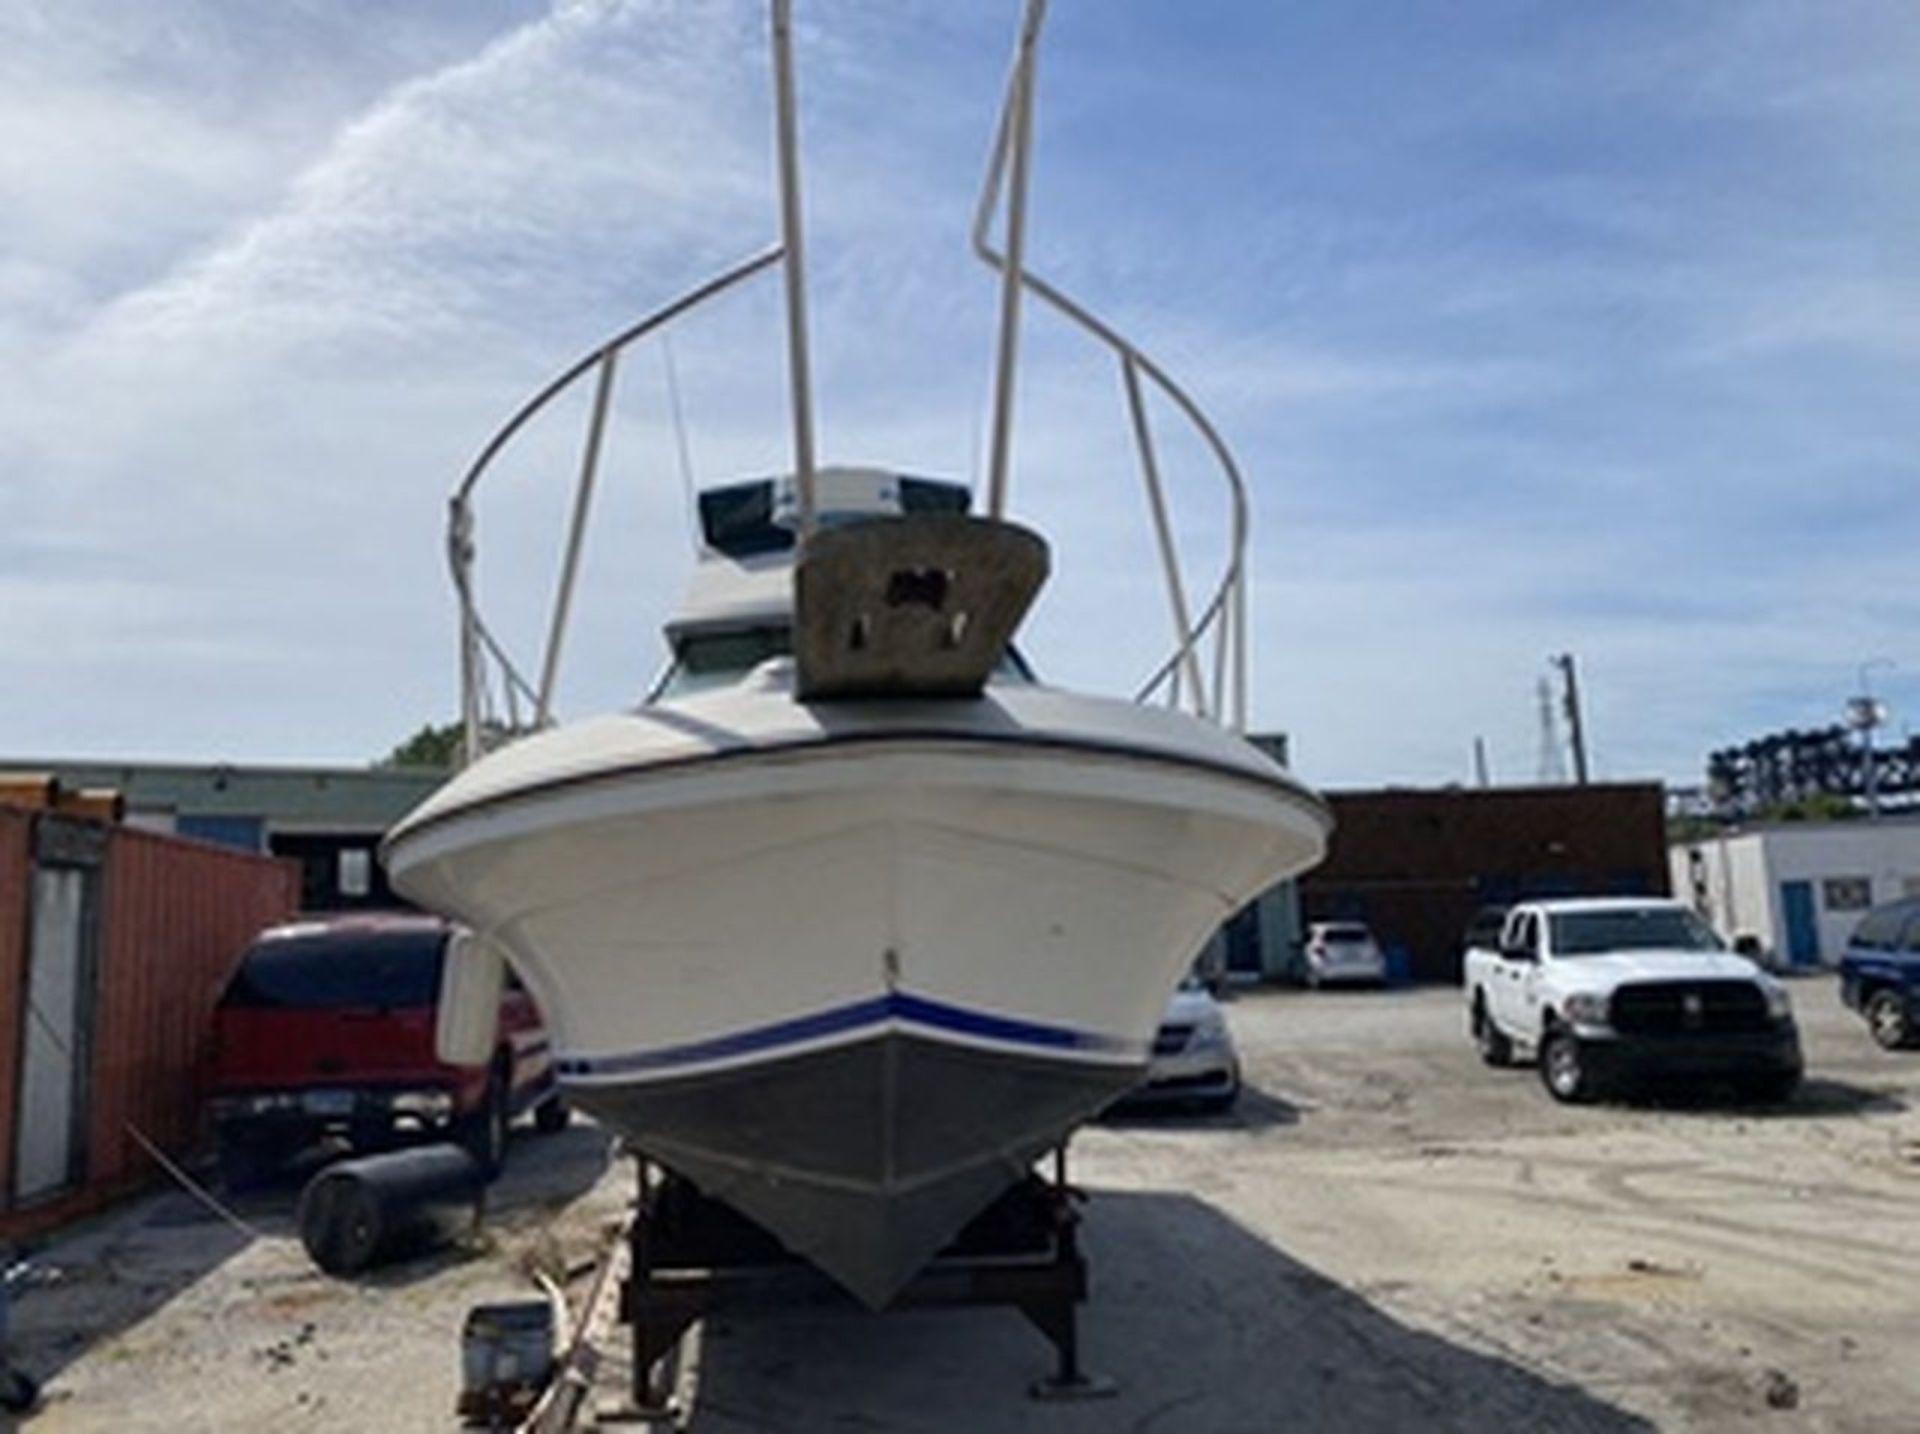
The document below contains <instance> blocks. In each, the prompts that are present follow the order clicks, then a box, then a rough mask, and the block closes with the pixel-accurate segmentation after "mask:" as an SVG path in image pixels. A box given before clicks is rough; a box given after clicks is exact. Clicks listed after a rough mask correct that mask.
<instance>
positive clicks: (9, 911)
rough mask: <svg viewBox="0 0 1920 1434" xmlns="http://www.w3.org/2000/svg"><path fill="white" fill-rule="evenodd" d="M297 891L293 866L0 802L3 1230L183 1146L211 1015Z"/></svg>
mask: <svg viewBox="0 0 1920 1434" xmlns="http://www.w3.org/2000/svg"><path fill="white" fill-rule="evenodd" d="M298 894H299V877H298V872H297V871H296V869H295V868H294V867H293V866H292V865H291V864H290V863H286V862H281V861H276V860H273V859H271V858H267V857H260V856H254V855H250V854H247V853H244V852H240V851H236V850H228V849H223V848H220V847H215V846H209V845H207V844H205V843H202V842H194V841H184V840H179V839H176V838H173V837H167V836H161V835H156V834H154V833H150V832H142V831H135V830H131V829H128V828H124V827H113V826H109V825H107V824H105V823H102V822H97V821H90V820H84V819H80V818H76V817H73V816H70V815H63V814H59V813H52V812H42V813H28V812H24V811H19V810H15V809H10V808H0V997H3V999H0V1237H7V1236H17V1235H20V1234H23V1233H26V1232H28V1231H31V1230H33V1229H39V1228H45V1227H47V1226H49V1225H52V1224H55V1223H58V1222H59V1221H61V1220H64V1219H67V1218H70V1217H71V1216H73V1215H75V1214H77V1213H80V1212H81V1211H83V1210H87V1209H91V1208H94V1207H96V1206H98V1205H100V1204H102V1203H104V1202H105V1201H107V1200H110V1199H112V1198H114V1197H115V1196H117V1195H119V1194H122V1193H124V1192H126V1191H129V1190H132V1189H134V1188H137V1187H138V1186H140V1185H141V1184H144V1183H146V1182H148V1181H150V1180H151V1179H152V1178H154V1176H155V1175H156V1174H157V1173H158V1167H157V1165H156V1162H155V1161H154V1159H153V1157H152V1156H151V1155H150V1154H149V1153H148V1151H147V1148H146V1147H147V1146H148V1145H149V1144H150V1145H152V1146H153V1147H156V1148H158V1149H160V1150H162V1151H165V1152H167V1153H168V1154H169V1156H170V1157H172V1158H175V1159H182V1158H187V1157H190V1156H191V1154H192V1153H193V1151H194V1148H195V1146H196V1144H197V1141H198V1138H199V1134H200V1106H201V1101H202V1098H203V1095H204V1082H205V1079H206V1074H207V1070H208V1065H209V1057H210V1046H209V1043H210V1041H211V1039H212V1029H213V1023H212V1013H213V1007H214V1003H215V1001H216V1000H217V999H218V997H219V993H220V989H221V987H222V985H223V984H224V982H225V980H226V978H227V975H228V973H229V972H230V971H231V969H232V967H233V963H234V962H235V960H236V959H237V958H238V956H239V954H240V952H241V950H242V949H243V948H244V947H245V946H246V944H247V942H248V940H249V939H250V938H251V937H252V936H253V935H254V934H255V933H256V932H258V931H259V930H261V929H262V928H263V927H266V926H270V925H272V924H273V923H274V922H276V921H280V920H283V919H285V918H286V917H287V916H288V915H290V914H291V913H292V912H293V910H294V909H295V905H296V902H297V899H298Z"/></svg>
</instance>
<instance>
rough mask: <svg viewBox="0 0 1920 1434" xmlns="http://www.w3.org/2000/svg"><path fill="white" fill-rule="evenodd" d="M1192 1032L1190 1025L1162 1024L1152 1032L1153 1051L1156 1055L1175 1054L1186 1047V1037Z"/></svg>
mask: <svg viewBox="0 0 1920 1434" xmlns="http://www.w3.org/2000/svg"><path fill="white" fill-rule="evenodd" d="M1192 1034H1193V1027H1192V1026H1187V1025H1172V1024H1169V1025H1165V1026H1162V1027H1161V1028H1160V1029H1159V1030H1157V1031H1155V1032H1154V1033H1153V1053H1154V1054H1155V1055H1156V1056H1177V1055H1179V1054H1180V1052H1182V1051H1184V1050H1185V1049H1186V1048H1187V1037H1188V1036H1190V1035H1192Z"/></svg>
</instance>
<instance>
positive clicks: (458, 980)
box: [433, 931, 507, 1066]
mask: <svg viewBox="0 0 1920 1434" xmlns="http://www.w3.org/2000/svg"><path fill="white" fill-rule="evenodd" d="M506 975H507V965H506V961H505V960H504V959H503V958H502V957H501V955H500V948H499V947H498V946H496V945H494V944H493V943H492V942H491V941H484V940H482V939H481V938H480V937H478V936H475V935H474V934H473V933H472V932H471V931H456V932H455V933H454V934H453V936H452V937H451V938H450V939H449V940H448V942H447V955H446V960H445V961H444V962H443V963H442V965H441V967H440V1010H439V1014H438V1017H437V1019H436V1020H435V1022H434V1029H433V1045H434V1050H435V1052H436V1053H437V1054H438V1055H439V1057H440V1059H441V1060H443V1061H445V1062H446V1063H447V1064H448V1065H450V1066H483V1065H485V1064H486V1063H487V1062H488V1061H490V1060H492V1059H493V1051H494V1046H495V1044H496V1042H497V1041H498V1039H499V1035H500V992H501V989H502V988H503V986H504V985H505V983H506Z"/></svg>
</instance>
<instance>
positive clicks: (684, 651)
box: [648, 627, 1034, 702]
mask: <svg viewBox="0 0 1920 1434" xmlns="http://www.w3.org/2000/svg"><path fill="white" fill-rule="evenodd" d="M792 655H793V631H792V629H791V628H786V627H752V628H734V629H732V630H730V631H726V632H698V633H689V634H687V635H686V636H685V637H682V638H681V639H680V641H679V643H678V644H677V645H676V646H675V648H674V653H673V665H672V666H671V667H669V668H668V669H667V675H666V676H665V677H663V678H661V679H660V685H659V686H658V687H656V688H655V689H654V692H653V696H652V697H651V698H649V699H648V700H649V701H653V702H658V701H661V700H662V699H664V698H671V697H689V696H692V695H693V694H694V693H696V692H707V691H710V690H712V689H713V688H716V687H730V686H732V685H733V684H734V683H736V682H739V681H740V680H741V679H743V678H744V677H745V676H746V675H747V674H748V673H749V672H751V671H753V669H754V668H756V667H758V666H759V665H760V664H761V663H763V662H765V661H766V660H767V659H768V658H770V657H791V656H792ZM993 680H994V681H996V682H1032V681H1033V680H1034V676H1033V669H1032V668H1030V667H1028V666H1027V660H1026V659H1025V658H1024V657H1022V656H1021V655H1020V654H1019V653H1018V652H1017V651H1016V650H1015V649H1013V648H1012V647H1009V648H1008V649H1007V650H1006V651H1005V652H1003V653H1001V654H1000V661H999V662H998V663H996V664H995V665H994V669H993Z"/></svg>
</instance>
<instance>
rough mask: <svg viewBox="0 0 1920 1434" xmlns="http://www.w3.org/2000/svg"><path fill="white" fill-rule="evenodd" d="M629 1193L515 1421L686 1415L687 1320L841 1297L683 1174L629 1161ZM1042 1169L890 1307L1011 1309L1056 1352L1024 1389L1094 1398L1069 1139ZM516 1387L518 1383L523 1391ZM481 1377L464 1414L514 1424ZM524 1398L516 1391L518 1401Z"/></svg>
mask: <svg viewBox="0 0 1920 1434" xmlns="http://www.w3.org/2000/svg"><path fill="white" fill-rule="evenodd" d="M633 1158H634V1162H635V1170H636V1177H637V1183H638V1194H637V1197H636V1199H635V1202H634V1206H633V1209H632V1211H631V1213H630V1215H629V1217H628V1218H627V1219H626V1220H625V1221H624V1222H623V1223H622V1224H621V1226H620V1227H619V1228H618V1229H617V1230H616V1231H615V1232H613V1235H612V1237H611V1238H610V1239H609V1242H608V1244H607V1246H606V1249H605V1253H604V1255H603V1257H602V1258H601V1259H600V1261H599V1262H598V1263H597V1264H596V1265H594V1266H593V1267H592V1269H591V1271H590V1278H589V1279H588V1281H587V1289H586V1292H585V1295H584V1297H583V1298H582V1299H581V1301H580V1302H579V1306H578V1309H577V1310H575V1311H568V1312H567V1315H568V1317H567V1319H566V1321H565V1324H566V1327H567V1328H569V1329H570V1330H571V1331H572V1334H571V1335H570V1336H568V1337H565V1338H564V1339H563V1343H564V1344H565V1346H566V1347H565V1348H564V1349H563V1350H562V1351H561V1352H560V1354H559V1357H558V1359H557V1361H556V1363H555V1364H554V1366H553V1370H552V1375H551V1378H550V1379H549V1380H548V1381H547V1382H546V1385H545V1388H544V1390H542V1391H541V1392H540V1394H539V1396H538V1399H537V1402H535V1403H534V1404H533V1406H532V1408H531V1409H525V1405H524V1402H521V1403H520V1409H518V1410H514V1411H513V1412H514V1413H516V1414H518V1413H520V1412H521V1410H524V1411H525V1412H524V1414H523V1415H522V1417H520V1418H519V1419H518V1421H517V1427H518V1428H520V1429H523V1430H528V1431H538V1434H557V1431H561V1430H567V1429H574V1428H579V1427H582V1426H583V1425H586V1424H590V1423H595V1422H598V1423H606V1424H611V1423H636V1424H648V1423H654V1424H671V1423H674V1422H677V1421H678V1420H679V1419H680V1418H681V1417H683V1416H684V1414H685V1411H684V1410H682V1409H681V1408H679V1407H678V1406H677V1405H676V1403H675V1399H674V1395H675V1389H674V1385H675V1380H676V1376H677V1361H676V1359H675V1358H674V1356H675V1355H676V1353H677V1352H678V1351H679V1349H680V1347H681V1342H682V1340H683V1339H684V1338H685V1336H686V1334H687V1332H688V1331H689V1330H690V1329H691V1328H692V1327H693V1325H694V1324H695V1323H696V1322H698V1321H700V1320H702V1319H704V1318H705V1317H707V1316H708V1315H710V1314H713V1313H716V1312H718V1311H721V1310H724V1309H728V1308H743V1307H744V1308H753V1309H768V1308H780V1307H792V1306H801V1307H804V1306H812V1305H821V1304H825V1303H840V1302H842V1301H844V1299H845V1296H844V1294H843V1293H842V1292H841V1291H840V1290H839V1287H838V1286H836V1285H834V1284H833V1282H832V1281H831V1280H829V1279H828V1278H827V1277H826V1276H825V1275H823V1274H821V1273H820V1272H819V1271H818V1270H816V1269H814V1268H813V1267H812V1266H811V1265H809V1264H807V1263H806V1262H805V1261H803V1260H801V1259H800V1258H798V1257H797V1256H795V1255H793V1254H791V1253H789V1252H788V1251H787V1250H786V1249H785V1248H784V1247H783V1246H781V1245H780V1244H779V1242H778V1241H776V1240H775V1239H774V1238H773V1237H772V1236H771V1235H769V1234H767V1233H766V1232H765V1231H764V1230H762V1229H761V1228H760V1227H759V1226H758V1225H756V1224H754V1223H753V1222H752V1221H751V1220H749V1219H747V1218H746V1217H745V1216H743V1215H740V1214H738V1213H737V1212H736V1211H734V1210H732V1209H731V1208H730V1207H728V1206H726V1205H724V1204H722V1203H720V1202H719V1201H718V1200H714V1199H711V1198H710V1197H708V1196H705V1195H702V1194H701V1193H700V1192H699V1191H698V1190H697V1189H696V1188H695V1187H694V1186H693V1185H692V1183H691V1182H689V1181H687V1180H685V1179H683V1178H681V1177H680V1176H678V1175H675V1174H674V1173H672V1172H671V1171H669V1170H667V1169H665V1168H664V1167H662V1166H660V1165H658V1164H656V1163H655V1162H653V1161H651V1160H649V1159H647V1158H646V1156H645V1155H643V1154H635V1155H634V1157H633ZM1049 1163H1050V1166H1051V1170H1050V1173H1049V1174H1048V1175H1047V1176H1044V1177H1043V1176H1042V1175H1040V1174H1039V1173H1037V1172H1034V1173H1029V1174H1028V1175H1027V1176H1026V1177H1025V1178H1024V1179H1022V1180H1021V1181H1020V1182H1019V1183H1017V1184H1015V1185H1013V1186H1012V1187H1010V1188H1009V1189H1008V1190H1007V1191H1006V1192H1005V1193H1004V1194H1002V1195H1001V1196H1000V1197H999V1198H998V1199H997V1200H995V1201H994V1203H993V1204H992V1205H990V1206H988V1207H987V1208H986V1209H985V1210H983V1211H982V1212H981V1213H980V1214H979V1215H977V1216H976V1217H974V1219H973V1220H972V1221H971V1222H970V1223H969V1224H968V1225H967V1226H966V1227H965V1228H964V1229H963V1230H962V1231H961V1232H960V1234H959V1235H958V1236H956V1237H955V1239H954V1241H953V1243H952V1244H950V1245H949V1246H947V1248H946V1249H945V1250H943V1251H942V1252H941V1253H940V1254H939V1255H937V1256H936V1257H935V1258H934V1259H933V1260H932V1261H931V1262H930V1263H929V1264H928V1265H927V1266H926V1268H925V1269H923V1270H921V1271H920V1273H919V1274H917V1275H915V1276H914V1277H913V1279H912V1280H910V1281H909V1282H908V1283H907V1285H906V1286H905V1288H903V1289H902V1290H901V1291H900V1293H899V1294H897V1295H896V1296H895V1297H894V1298H893V1300H892V1301H891V1302H890V1303H889V1304H888V1305H887V1307H886V1311H883V1313H885V1312H890V1311H893V1310H904V1309H942V1308H968V1307H975V1306H1009V1307H1011V1308H1013V1309H1016V1310H1018V1311H1019V1312H1020V1313H1021V1314H1022V1315H1024V1316H1026V1318H1027V1319H1028V1321H1029V1322H1031V1323H1032V1325H1033V1326H1034V1328H1035V1329H1037V1330H1038V1331H1039V1332H1040V1334H1041V1335H1042V1336H1044V1337H1045V1338H1046V1340H1047V1342H1048V1343H1049V1344H1051V1345H1052V1346H1053V1352H1054V1369H1053V1372H1052V1374H1050V1375H1048V1376H1046V1377H1044V1378H1042V1379H1039V1380H1037V1381H1036V1382H1035V1383H1034V1384H1033V1385H1031V1386H1030V1389H1029V1392H1030V1394H1031V1395H1032V1396H1033V1397H1034V1398H1036V1399H1044V1400H1073V1399H1088V1398H1097V1397H1100V1396H1103V1395H1109V1394H1112V1393H1113V1392H1114V1390H1115V1386H1114V1384H1113V1383H1112V1382H1111V1381H1110V1380H1106V1379H1102V1378H1100V1377H1099V1376H1096V1375H1090V1374H1088V1373H1087V1372H1086V1371H1085V1370H1084V1369H1083V1368H1082V1367H1081V1364H1080V1342H1079V1306H1080V1305H1081V1304H1082V1303H1084V1302H1085V1300H1086V1298H1087V1289H1088V1282H1087V1261H1086V1257H1085V1256H1084V1255H1083V1254H1082V1253H1081V1252H1080V1243H1079V1233H1078V1231H1079V1223H1080V1218H1081V1217H1080V1212H1079V1209H1078V1206H1079V1205H1081V1204H1082V1203H1084V1202H1085V1199H1086V1196H1085V1194H1084V1193H1083V1192H1081V1191H1079V1190H1076V1189H1075V1188H1074V1187H1073V1186H1072V1185H1070V1184H1069V1183H1068V1182H1067V1170H1066V1147H1065V1145H1064V1144H1063V1145H1061V1146H1060V1147H1058V1148H1057V1149H1056V1150H1055V1151H1054V1152H1053V1156H1052V1159H1051V1161H1050V1162H1049ZM619 1325H624V1326H625V1327H626V1328H627V1330H628V1331H630V1333H631V1336H632V1360H631V1368H632V1377H631V1388H630V1390H629V1391H628V1394H627V1402H626V1403H625V1404H623V1405H617V1406H615V1407H612V1408H602V1409H599V1410H593V1409H590V1408H589V1407H588V1406H589V1401H590V1399H591V1396H592V1391H593V1387H594V1384H595V1382H596V1380H597V1377H598V1376H599V1375H600V1373H601V1372H602V1371H603V1370H605V1369H607V1368H608V1367H609V1366H610V1365H611V1364H612V1363H613V1362H614V1361H613V1360H612V1359H611V1358H610V1356H611V1354H612V1353H613V1352H612V1351H611V1350H610V1349H609V1345H610V1344H611V1342H612V1340H613V1338H614V1335H615V1330H616V1326H619ZM522 1389H523V1391H524V1386H522ZM503 1393H506V1391H498V1390H489V1388H488V1387H487V1386H486V1385H485V1384H481V1385H479V1386H478V1387H475V1386H474V1385H472V1384H470V1385H469V1387H468V1388H467V1389H466V1390H465V1391H463V1393H462V1395H461V1400H460V1412H461V1414H462V1415H464V1416H465V1417H466V1418H467V1419H468V1420H469V1422H471V1423H479V1424H483V1425H490V1426H491V1427H494V1428H506V1427H515V1421H514V1420H511V1419H509V1418H503V1417H502V1416H503V1415H505V1414H507V1413H508V1411H509V1408H510V1407H511V1406H510V1405H509V1404H506V1403H503V1402H502V1399H501V1397H500V1396H501V1395H502V1394H503ZM522 1399H524V1393H523V1395H522Z"/></svg>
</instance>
